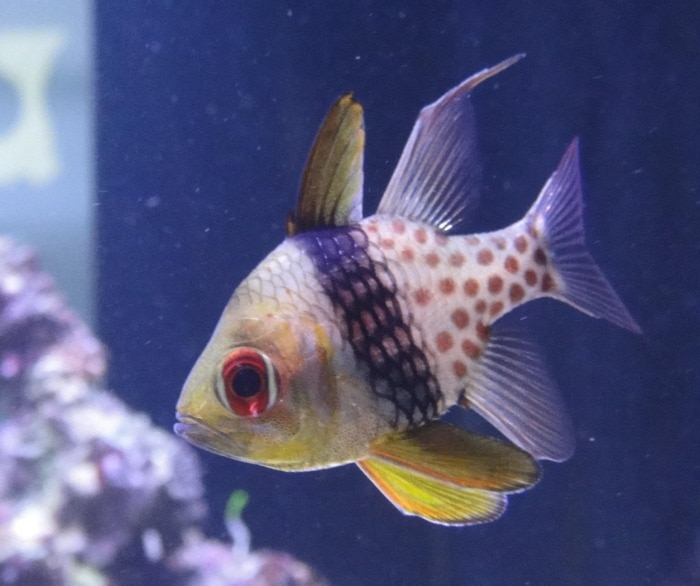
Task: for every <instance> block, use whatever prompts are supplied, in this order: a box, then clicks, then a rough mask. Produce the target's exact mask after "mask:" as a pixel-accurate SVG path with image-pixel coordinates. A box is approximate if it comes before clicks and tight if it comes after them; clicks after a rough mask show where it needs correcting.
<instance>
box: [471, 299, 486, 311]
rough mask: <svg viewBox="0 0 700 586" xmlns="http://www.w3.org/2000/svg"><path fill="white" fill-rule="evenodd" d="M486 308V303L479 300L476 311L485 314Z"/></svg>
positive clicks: (475, 307)
mask: <svg viewBox="0 0 700 586" xmlns="http://www.w3.org/2000/svg"><path fill="white" fill-rule="evenodd" d="M486 307H487V306H486V301H484V300H483V299H479V301H477V302H476V305H475V306H474V309H476V312H477V313H484V312H485V311H486Z"/></svg>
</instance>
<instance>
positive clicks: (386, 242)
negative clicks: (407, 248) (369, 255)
mask: <svg viewBox="0 0 700 586" xmlns="http://www.w3.org/2000/svg"><path fill="white" fill-rule="evenodd" d="M379 246H381V247H382V248H383V249H384V250H391V249H393V248H394V239H393V238H380V239H379Z"/></svg>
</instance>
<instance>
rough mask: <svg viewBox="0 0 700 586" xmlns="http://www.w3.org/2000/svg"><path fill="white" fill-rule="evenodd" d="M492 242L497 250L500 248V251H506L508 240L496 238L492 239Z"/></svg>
mask: <svg viewBox="0 0 700 586" xmlns="http://www.w3.org/2000/svg"><path fill="white" fill-rule="evenodd" d="M491 242H493V243H494V244H495V245H496V248H498V250H505V247H506V239H505V238H503V236H495V237H494V238H492V239H491Z"/></svg>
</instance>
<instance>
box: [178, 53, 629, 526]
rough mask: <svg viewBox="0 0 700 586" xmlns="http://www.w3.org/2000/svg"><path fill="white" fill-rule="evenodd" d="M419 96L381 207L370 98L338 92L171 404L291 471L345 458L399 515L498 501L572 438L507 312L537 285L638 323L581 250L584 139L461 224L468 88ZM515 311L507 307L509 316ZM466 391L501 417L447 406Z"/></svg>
mask: <svg viewBox="0 0 700 586" xmlns="http://www.w3.org/2000/svg"><path fill="white" fill-rule="evenodd" d="M521 57H522V55H516V56H514V57H511V58H510V59H506V60H505V61H503V62H501V63H499V64H498V65H495V66H493V67H490V68H486V69H484V70H482V71H480V72H478V73H476V74H474V75H472V76H471V77H469V78H468V79H466V80H465V81H463V82H462V83H461V84H459V85H458V86H456V87H454V88H453V89H451V90H450V91H448V92H447V93H446V94H444V95H443V96H442V97H441V98H440V99H438V100H437V101H436V102H434V103H432V104H431V105H429V106H426V107H425V108H423V109H422V110H421V112H420V114H419V116H418V119H417V121H416V123H415V125H414V127H413V130H412V131H411V134H410V136H409V138H408V141H407V143H406V145H405V147H404V150H403V152H402V154H401V156H400V158H399V161H398V164H397V167H396V169H395V171H394V173H393V175H392V176H391V179H390V181H389V183H388V186H387V188H386V191H385V192H384V194H383V196H382V198H381V200H380V203H379V205H378V208H377V210H376V213H374V214H372V215H368V216H364V215H363V210H362V204H363V164H364V146H365V126H364V112H363V109H362V106H361V105H360V103H359V102H358V101H356V99H355V98H354V96H353V94H346V95H343V96H342V97H341V98H339V99H338V100H337V101H336V102H335V103H334V105H333V106H332V107H331V109H330V111H329V112H328V114H327V116H326V118H325V120H324V121H323V123H322V125H321V127H320V129H319V131H318V134H317V136H316V139H315V141H314V144H313V146H312V149H311V152H310V155H309V158H308V161H307V164H306V167H305V169H304V173H303V175H302V179H301V186H300V191H299V196H298V200H297V204H296V207H295V209H294V211H293V212H290V213H289V214H288V215H287V219H286V224H285V226H286V235H285V238H284V240H283V241H282V243H281V244H280V245H279V246H278V247H277V248H276V249H275V250H273V251H272V252H271V253H270V254H269V255H268V256H267V257H266V258H265V259H264V260H262V262H261V263H260V264H259V265H258V266H257V268H255V269H254V270H253V271H252V272H251V273H250V275H249V276H248V277H247V278H246V279H245V280H244V281H243V282H241V284H240V285H239V286H238V287H237V288H236V289H235V291H234V293H233V295H232V297H231V299H230V301H229V302H228V304H227V305H226V307H225V309H224V311H223V314H222V315H221V317H220V320H219V322H218V324H217V325H216V328H215V330H214V333H213V335H212V337H211V339H210V340H209V342H208V344H207V345H206V347H205V349H204V350H203V352H202V354H201V355H200V356H199V358H198V359H197V361H196V363H195V364H194V366H193V368H192V371H191V372H190V374H189V376H188V378H187V380H186V382H185V384H184V387H183V390H182V393H181V395H180V397H179V399H178V402H177V406H176V418H177V423H176V424H175V428H174V429H175V432H176V433H177V434H179V435H180V436H182V437H184V438H185V439H186V440H188V441H189V442H191V443H192V444H194V445H196V446H199V447H200V448H203V449H205V450H208V451H210V452H213V453H215V454H219V455H221V456H225V457H229V458H233V459H236V460H240V461H243V462H249V463H254V464H258V465H262V466H266V467H269V468H273V469H277V470H284V471H308V470H320V469H327V468H331V467H335V466H340V465H345V464H350V463H354V464H356V465H357V466H358V467H359V468H360V469H361V470H362V472H363V473H364V474H365V475H366V476H367V477H368V478H369V479H370V480H371V482H372V483H373V484H374V485H375V486H376V487H377V488H378V489H379V490H380V491H381V492H382V493H383V494H384V496H386V497H387V499H388V500H389V501H390V502H391V503H393V505H395V506H396V507H397V508H398V509H399V510H400V511H401V512H403V513H404V514H406V515H415V516H418V517H420V518H422V519H425V520H427V521H430V522H433V523H438V524H443V525H455V526H462V525H471V524H477V523H484V522H488V521H493V520H495V519H497V518H498V517H500V516H501V515H502V514H503V512H504V511H505V508H506V505H507V502H508V496H509V495H510V494H513V493H518V492H521V491H524V490H526V489H529V488H530V487H532V486H533V485H535V484H536V483H537V482H538V480H539V479H540V476H541V464H540V461H541V460H551V461H555V462H562V461H565V460H567V459H568V458H569V457H570V456H571V455H572V453H573V451H574V443H575V442H574V434H573V431H572V430H573V425H572V423H571V420H570V418H569V417H568V415H567V413H566V409H565V407H564V405H563V401H562V398H561V397H560V395H559V393H558V391H557V389H556V386H555V384H554V382H553V379H552V377H551V376H550V375H549V374H548V370H547V368H546V366H545V365H544V361H543V360H542V359H541V357H540V353H539V351H538V350H537V348H536V346H535V345H534V344H533V343H531V342H530V341H529V339H528V337H527V335H526V334H524V333H523V332H521V331H519V330H517V329H514V328H513V327H512V326H510V325H507V321H508V320H502V319H501V318H502V317H503V316H504V315H506V314H507V313H509V312H511V311H512V310H513V309H515V308H516V307H518V306H520V305H522V304H524V303H527V302H530V301H533V300H535V299H539V298H542V297H549V298H554V299H557V300H560V301H563V302H565V303H568V304H569V305H571V306H573V307H575V308H576V309H578V310H580V311H582V312H584V313H586V314H588V315H590V316H593V317H596V318H604V319H606V320H608V321H610V322H612V323H613V324H616V325H618V326H621V327H623V328H626V329H628V330H631V331H632V332H640V328H639V326H638V325H637V323H636V322H635V320H634V319H633V318H632V316H631V315H630V314H629V312H628V311H627V309H626V308H625V306H624V305H623V303H622V301H621V300H620V298H619V297H618V296H617V294H616V293H615V292H614V291H613V289H612V287H611V286H610V284H609V283H608V281H607V280H606V278H605V277H604V276H603V273H602V272H601V270H600V269H599V268H598V266H597V264H596V263H595V261H594V260H593V258H592V257H591V255H590V254H589V253H588V252H587V250H586V247H585V239H584V228H583V221H582V206H583V202H582V191H581V178H580V170H579V168H580V164H579V146H578V139H574V140H573V142H572V143H571V144H570V145H569V147H568V148H567V149H566V152H565V154H564V156H563V158H562V159H561V162H560V163H559V165H558V167H557V168H556V170H555V171H554V173H553V174H552V175H551V176H550V177H549V179H548V180H547V182H546V183H545V185H544V187H543V188H542V190H541V192H540V194H539V196H538V197H537V199H536V201H535V203H534V204H533V205H532V207H531V208H530V210H529V211H528V212H527V213H526V214H525V216H524V217H523V218H522V219H520V220H518V221H517V222H515V223H514V224H512V225H510V226H508V227H506V228H503V229H500V230H496V231H492V232H485V233H477V234H469V235H461V234H457V233H455V234H451V231H453V229H454V228H455V227H456V226H457V225H459V224H460V223H461V222H462V221H463V220H464V218H465V217H468V215H469V210H470V209H471V207H472V206H473V204H474V203H475V201H476V198H477V197H478V195H479V190H480V188H479V174H480V170H479V169H480V167H479V161H478V156H477V149H476V139H475V117H474V113H473V109H472V107H471V105H470V100H469V96H470V94H471V92H472V90H474V88H475V87H477V86H478V85H479V84H481V83H483V82H484V81H485V80H487V79H490V78H491V77H492V76H494V75H495V74H497V73H500V72H501V71H503V70H504V69H506V68H508V67H510V66H511V65H513V64H514V63H515V62H516V61H518V60H520V59H521ZM504 323H505V324H506V325H502V324H504ZM452 407H457V408H459V407H461V408H464V409H470V410H473V411H474V412H475V413H476V414H478V415H479V416H481V417H482V418H483V419H485V420H486V421H487V422H488V423H489V424H491V426H492V427H493V428H495V430H496V431H497V432H498V434H499V435H498V437H496V434H485V433H477V432H475V431H471V430H469V429H467V426H460V425H455V424H452V423H448V422H446V421H444V420H443V415H444V414H445V413H446V412H447V411H448V410H449V409H451V408H452Z"/></svg>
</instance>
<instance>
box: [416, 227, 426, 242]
mask: <svg viewBox="0 0 700 586" xmlns="http://www.w3.org/2000/svg"><path fill="white" fill-rule="evenodd" d="M413 236H414V238H415V239H416V242H418V243H419V244H425V243H426V242H427V241H428V233H427V232H426V231H425V228H417V229H416V231H415V232H414V233H413Z"/></svg>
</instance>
